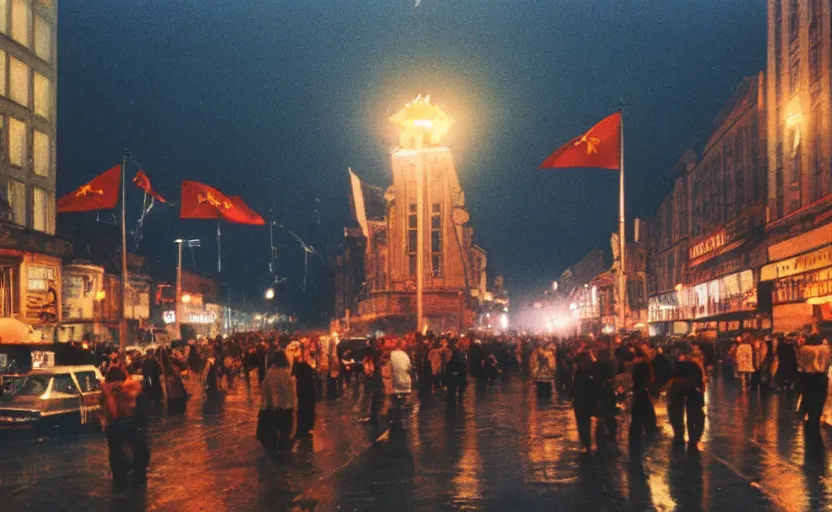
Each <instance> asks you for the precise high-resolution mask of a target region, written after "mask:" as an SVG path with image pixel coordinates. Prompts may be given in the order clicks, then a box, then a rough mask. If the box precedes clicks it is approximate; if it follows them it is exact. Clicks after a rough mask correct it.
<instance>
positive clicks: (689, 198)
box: [648, 73, 770, 336]
mask: <svg viewBox="0 0 832 512" xmlns="http://www.w3.org/2000/svg"><path fill="white" fill-rule="evenodd" d="M765 91H766V89H765V79H764V75H763V74H762V73H761V74H759V75H758V76H754V77H747V78H746V79H744V80H743V81H742V83H740V85H739V86H738V87H737V88H736V89H735V90H734V93H733V95H732V97H731V98H730V100H729V101H728V102H727V103H726V105H725V106H724V107H723V110H722V112H721V113H720V114H719V116H718V117H717V119H716V120H715V122H714V124H713V127H712V130H711V132H710V134H709V135H708V137H707V138H706V139H705V141H704V143H702V144H701V145H699V146H698V147H694V148H690V149H689V150H687V151H686V152H685V153H684V154H683V155H682V157H681V159H680V160H679V162H678V163H677V164H676V165H675V166H674V167H673V170H672V175H673V180H674V182H673V187H672V191H671V192H670V194H668V196H667V197H666V198H665V199H664V201H662V203H661V205H660V207H659V209H658V212H657V214H656V217H655V219H654V220H653V222H652V227H651V230H650V233H651V236H650V243H649V246H650V251H649V260H650V262H649V264H648V273H649V285H650V290H649V294H650V299H649V306H648V323H649V325H650V332H651V334H681V333H687V332H691V331H693V332H698V333H703V334H705V335H708V336H717V335H720V333H722V334H726V333H729V332H733V331H738V330H740V329H741V328H748V327H762V326H763V325H762V322H764V320H763V317H767V316H768V315H769V313H770V311H769V309H770V308H769V306H768V304H767V301H766V300H763V301H762V302H761V301H760V300H758V296H759V295H763V296H765V287H763V288H761V287H760V269H761V267H762V266H763V265H764V264H765V263H766V261H767V255H766V250H765V224H766V216H765V212H766V198H767V194H766V191H767V180H766V177H767V174H768V165H767V140H768V138H767V136H766V133H767V132H766V119H767V117H766V102H765V98H766V93H765Z"/></svg>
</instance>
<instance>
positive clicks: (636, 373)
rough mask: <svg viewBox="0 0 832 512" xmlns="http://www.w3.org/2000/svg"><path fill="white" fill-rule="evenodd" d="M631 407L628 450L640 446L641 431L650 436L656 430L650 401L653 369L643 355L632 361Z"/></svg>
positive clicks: (654, 413) (654, 410)
mask: <svg viewBox="0 0 832 512" xmlns="http://www.w3.org/2000/svg"><path fill="white" fill-rule="evenodd" d="M632 377H633V405H632V407H631V408H630V415H631V421H630V448H633V449H638V448H639V447H640V446H641V431H642V430H644V432H645V433H646V434H647V436H648V437H650V436H652V435H653V434H654V433H655V432H656V430H657V425H656V409H655V408H654V407H653V402H652V400H650V388H651V386H652V385H653V368H652V367H651V366H650V360H649V359H648V358H647V356H646V355H645V354H638V355H637V356H636V359H635V360H634V361H633V370H632Z"/></svg>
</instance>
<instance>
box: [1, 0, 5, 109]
mask: <svg viewBox="0 0 832 512" xmlns="http://www.w3.org/2000/svg"><path fill="white" fill-rule="evenodd" d="M2 1H3V0H0V3H1V2H2ZM0 94H2V95H3V96H5V95H6V52H3V51H0Z"/></svg>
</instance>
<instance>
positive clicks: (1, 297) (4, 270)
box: [0, 265, 17, 317]
mask: <svg viewBox="0 0 832 512" xmlns="http://www.w3.org/2000/svg"><path fill="white" fill-rule="evenodd" d="M16 288H17V286H15V268H14V267H12V266H10V265H3V266H0V316H3V317H9V316H12V315H13V314H14V313H15V311H14V296H15V291H16Z"/></svg>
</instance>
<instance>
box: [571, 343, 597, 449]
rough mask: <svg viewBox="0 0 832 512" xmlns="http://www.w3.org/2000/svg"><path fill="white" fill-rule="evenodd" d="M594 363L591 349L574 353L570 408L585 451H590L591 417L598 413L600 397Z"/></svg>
mask: <svg viewBox="0 0 832 512" xmlns="http://www.w3.org/2000/svg"><path fill="white" fill-rule="evenodd" d="M595 363H596V361H595V354H593V352H592V351H591V350H586V351H584V350H579V351H578V353H576V354H575V377H574V381H573V384H572V390H573V393H574V398H573V400H572V409H573V411H574V413H575V424H576V425H577V427H578V438H579V441H580V443H581V447H582V448H583V451H584V452H585V453H589V452H590V451H592V417H593V416H595V415H597V414H598V409H599V401H600V397H601V380H600V376H599V375H598V367H597V365H596V364H595Z"/></svg>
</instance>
